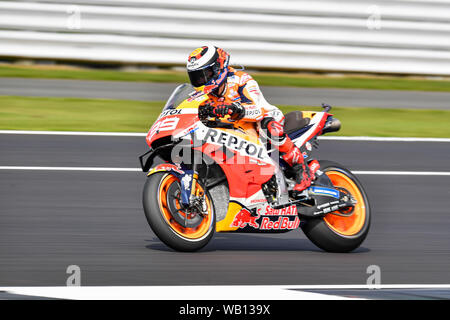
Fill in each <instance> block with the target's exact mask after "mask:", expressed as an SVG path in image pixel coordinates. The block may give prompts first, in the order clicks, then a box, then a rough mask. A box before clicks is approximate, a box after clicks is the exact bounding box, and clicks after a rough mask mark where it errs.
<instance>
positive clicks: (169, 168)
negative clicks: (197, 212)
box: [147, 163, 194, 206]
mask: <svg viewBox="0 0 450 320" xmlns="http://www.w3.org/2000/svg"><path fill="white" fill-rule="evenodd" d="M157 172H167V173H170V174H173V175H174V176H176V177H177V178H178V179H179V180H180V187H181V199H180V200H181V203H182V204H183V205H185V206H188V205H189V200H190V196H191V189H192V178H193V175H194V171H192V170H182V169H181V168H180V167H178V166H176V165H174V164H171V163H161V164H159V165H157V166H156V167H154V168H153V169H151V170H150V171H149V173H148V174H147V176H150V175H152V174H155V173H157Z"/></svg>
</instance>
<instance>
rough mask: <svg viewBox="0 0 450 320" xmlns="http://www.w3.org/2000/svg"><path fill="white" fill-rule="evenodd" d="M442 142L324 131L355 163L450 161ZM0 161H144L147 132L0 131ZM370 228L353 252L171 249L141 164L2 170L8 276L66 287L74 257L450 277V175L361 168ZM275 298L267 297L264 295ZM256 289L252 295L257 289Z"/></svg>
mask: <svg viewBox="0 0 450 320" xmlns="http://www.w3.org/2000/svg"><path fill="white" fill-rule="evenodd" d="M449 147H450V144H449V143H445V142H440V143H437V142H436V143H434V142H420V143H419V142H363V141H359V142H355V141H339V142H338V141H322V142H321V144H320V149H319V152H318V153H317V156H318V157H319V158H322V159H325V158H326V159H331V160H335V161H337V162H340V163H342V164H343V165H346V166H348V167H349V168H350V169H353V170H399V171H450V166H449V163H450V148H449ZM0 151H1V152H0V166H67V167H69V166H70V167H74V166H77V167H78V166H79V167H85V166H86V167H124V168H125V167H132V168H135V167H138V161H137V156H138V155H140V154H141V153H143V152H145V151H146V145H145V141H144V138H143V137H93V136H44V135H9V134H0ZM359 179H360V180H361V181H362V183H363V184H364V186H365V188H366V191H367V193H368V195H369V198H370V201H371V205H372V209H373V221H372V227H371V230H370V233H369V236H368V237H367V239H366V241H365V242H364V243H363V245H362V246H361V247H360V248H359V249H357V250H356V251H355V252H353V253H349V254H331V253H326V252H323V251H322V250H320V249H318V248H316V247H315V246H314V245H313V244H312V243H311V242H310V241H309V240H308V239H306V238H305V236H304V235H303V234H302V232H301V231H292V232H290V233H286V234H280V235H257V234H252V235H246V234H225V233H222V234H217V235H216V236H215V238H214V239H213V241H212V242H211V243H210V244H209V245H207V246H206V247H205V248H204V249H203V250H201V251H200V252H197V253H179V252H175V251H173V250H171V249H169V248H167V247H166V246H165V245H164V244H162V243H161V242H160V241H159V240H158V239H157V238H156V236H155V235H154V234H153V233H152V231H151V230H150V228H149V226H148V225H147V222H146V220H145V218H144V214H143V210H142V205H141V193H142V187H143V183H144V181H145V175H144V174H143V173H141V172H67V171H32V170H0V284H1V285H2V286H37V285H41V286H61V285H65V283H66V279H67V277H68V276H69V275H68V274H66V269H67V267H68V266H69V265H78V266H79V267H80V268H81V283H82V285H84V286H94V285H200V284H206V285H208V284H277V285H301V284H366V279H367V277H368V276H369V275H368V274H367V273H366V271H367V267H368V266H370V265H378V266H379V267H380V268H381V281H382V283H383V284H411V283H413V284H448V283H450V268H449V266H450V232H449V230H450V205H449V204H450V200H449V199H450V187H449V183H450V176H408V175H406V176H395V175H393V176H391V175H360V176H359ZM268 298H270V297H268ZM249 299H251V297H249Z"/></svg>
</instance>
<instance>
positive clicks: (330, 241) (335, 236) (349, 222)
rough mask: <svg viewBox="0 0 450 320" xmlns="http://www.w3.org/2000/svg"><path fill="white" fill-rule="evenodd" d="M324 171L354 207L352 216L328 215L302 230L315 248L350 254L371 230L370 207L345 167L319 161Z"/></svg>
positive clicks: (312, 220)
mask: <svg viewBox="0 0 450 320" xmlns="http://www.w3.org/2000/svg"><path fill="white" fill-rule="evenodd" d="M320 170H321V171H323V172H324V173H325V174H326V175H327V176H328V178H329V179H330V180H331V183H332V184H333V186H335V187H341V188H345V189H346V190H347V191H348V192H350V194H351V195H352V196H353V198H354V199H356V201H357V203H356V205H355V208H354V209H353V213H352V215H351V216H345V215H335V214H333V213H328V214H327V215H325V216H324V217H323V218H322V219H311V220H309V221H307V222H306V223H305V224H304V226H303V227H302V230H303V232H304V233H305V235H306V236H307V237H308V239H309V240H311V241H312V242H313V243H314V244H315V245H316V246H318V247H319V248H321V249H323V250H325V251H329V252H350V251H352V250H355V249H356V248H358V247H359V246H360V245H361V243H362V242H363V241H364V239H365V238H366V236H367V234H368V232H369V227H370V219H371V217H370V214H371V212H370V206H369V200H368V198H367V195H366V193H365V191H364V189H363V187H362V185H361V183H360V182H359V180H358V179H357V178H356V177H355V176H354V175H353V174H352V173H351V172H350V170H348V169H346V168H345V167H343V166H341V165H340V164H337V163H335V162H331V161H325V160H324V161H320Z"/></svg>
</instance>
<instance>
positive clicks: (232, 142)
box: [205, 129, 264, 159]
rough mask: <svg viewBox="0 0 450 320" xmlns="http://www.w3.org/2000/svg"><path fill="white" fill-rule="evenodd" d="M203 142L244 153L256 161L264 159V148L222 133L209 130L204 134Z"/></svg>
mask: <svg viewBox="0 0 450 320" xmlns="http://www.w3.org/2000/svg"><path fill="white" fill-rule="evenodd" d="M205 141H206V142H212V143H216V144H221V145H224V146H226V147H227V148H230V149H232V150H236V151H239V152H240V153H244V154H246V155H248V156H251V157H256V158H258V159H263V158H264V156H263V155H264V147H262V146H258V145H256V144H254V143H251V142H248V141H247V140H245V139H241V138H238V137H236V136H233V135H231V134H228V133H226V132H224V131H220V130H214V129H209V130H208V131H207V132H206V134H205Z"/></svg>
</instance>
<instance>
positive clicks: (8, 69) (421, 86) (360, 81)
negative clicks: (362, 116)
mask: <svg viewBox="0 0 450 320" xmlns="http://www.w3.org/2000/svg"><path fill="white" fill-rule="evenodd" d="M252 75H253V76H254V78H255V79H256V80H257V81H258V82H259V84H260V85H266V86H290V87H308V88H357V89H378V90H419V91H442V92H450V80H427V79H422V78H404V77H375V76H356V75H352V76H350V75H348V76H342V77H331V76H325V75H316V76H312V75H305V74H292V73H261V72H258V73H252ZM0 77H18V78H49V79H77V80H112V81H138V82H176V83H183V82H187V81H188V78H187V75H186V73H185V72H178V71H169V70H167V71H151V72H144V71H139V72H138V71H136V72H125V71H117V70H93V69H70V68H63V67H24V66H12V65H0Z"/></svg>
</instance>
